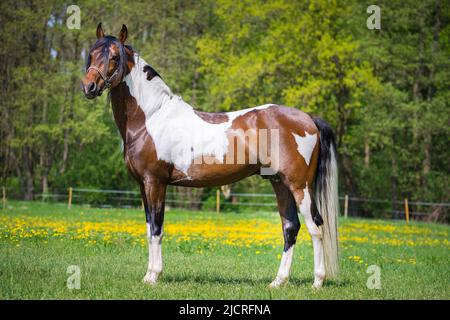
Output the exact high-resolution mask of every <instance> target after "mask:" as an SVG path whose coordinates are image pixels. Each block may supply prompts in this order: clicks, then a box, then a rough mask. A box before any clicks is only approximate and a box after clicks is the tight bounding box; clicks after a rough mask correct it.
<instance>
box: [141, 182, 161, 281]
mask: <svg viewBox="0 0 450 320" xmlns="http://www.w3.org/2000/svg"><path fill="white" fill-rule="evenodd" d="M166 187H167V185H166V184H164V183H161V182H159V181H155V180H147V181H144V184H143V187H142V188H141V189H143V193H144V196H143V198H144V207H145V220H146V223H147V241H148V268H147V273H146V274H145V277H144V280H143V281H144V282H145V283H148V284H156V281H157V280H158V278H159V276H160V274H161V272H162V267H163V261H162V251H161V242H162V236H163V222H164V200H165V196H166Z"/></svg>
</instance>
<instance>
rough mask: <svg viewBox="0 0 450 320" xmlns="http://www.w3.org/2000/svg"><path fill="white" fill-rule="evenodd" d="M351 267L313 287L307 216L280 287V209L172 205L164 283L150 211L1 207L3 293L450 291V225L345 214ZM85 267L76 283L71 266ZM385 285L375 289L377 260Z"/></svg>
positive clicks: (403, 295) (127, 295)
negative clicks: (153, 255)
mask: <svg viewBox="0 0 450 320" xmlns="http://www.w3.org/2000/svg"><path fill="white" fill-rule="evenodd" d="M339 225H340V226H339V232H340V256H341V264H340V265H341V274H340V277H339V278H338V279H336V280H330V281H326V282H325V284H324V287H323V288H322V289H321V290H314V289H312V288H311V284H312V280H313V274H312V273H313V260H312V259H313V255H312V254H313V252H312V246H311V242H310V237H309V235H308V233H307V231H306V228H305V227H304V225H302V228H301V231H300V234H299V236H298V242H297V246H296V251H295V256H294V262H293V266H292V271H291V277H290V281H289V283H288V284H287V285H286V286H284V287H282V288H280V289H270V288H269V287H268V285H269V283H270V282H271V281H272V280H273V278H274V277H275V275H276V272H277V270H278V265H279V262H280V258H281V253H282V232H281V224H280V221H279V216H278V213H276V212H255V213H240V214H237V213H220V214H216V213H214V212H194V211H182V210H175V209H172V210H170V211H168V212H167V213H166V218H165V227H164V239H163V258H164V271H163V275H162V277H161V280H160V282H159V284H157V285H156V286H153V287H151V286H148V285H145V284H143V283H142V278H143V276H144V274H145V271H146V268H147V244H146V236H145V219H144V214H143V212H141V210H138V209H94V208H88V207H81V206H74V207H72V209H67V208H66V207H65V205H63V204H47V203H42V202H9V203H8V206H7V208H6V209H3V210H1V209H0V299H449V298H450V290H449V289H450V266H449V258H450V254H449V248H450V241H449V232H450V228H449V226H448V225H437V224H431V223H419V222H411V223H410V224H409V225H406V224H405V222H404V221H381V220H366V219H356V218H348V219H343V218H341V219H340V221H339ZM71 265H75V266H78V267H79V270H80V276H81V278H80V289H69V288H68V287H67V279H68V278H69V277H70V276H71V272H70V270H69V273H68V267H69V266H71ZM371 265H376V266H378V267H379V268H380V269H379V270H380V281H381V288H380V289H369V288H368V287H367V281H368V278H369V277H370V276H372V274H371V273H367V270H368V268H369V266H371Z"/></svg>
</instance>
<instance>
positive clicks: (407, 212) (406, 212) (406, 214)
mask: <svg viewBox="0 0 450 320" xmlns="http://www.w3.org/2000/svg"><path fill="white" fill-rule="evenodd" d="M405 219H406V223H409V205H408V199H407V198H405Z"/></svg>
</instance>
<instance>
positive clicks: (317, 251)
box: [293, 183, 325, 289]
mask: <svg viewBox="0 0 450 320" xmlns="http://www.w3.org/2000/svg"><path fill="white" fill-rule="evenodd" d="M293 195H294V198H295V201H296V202H297V203H298V206H299V209H300V212H301V214H302V215H303V217H304V219H305V224H306V228H307V229H308V232H309V234H310V235H311V239H312V243H313V250H314V284H313V287H314V288H316V289H318V288H320V287H322V283H323V280H324V278H325V266H324V253H323V243H322V232H321V230H320V229H319V226H321V225H322V224H323V221H322V217H321V216H320V214H319V212H318V211H317V207H316V205H315V200H314V198H313V193H312V189H311V187H309V186H308V184H307V183H306V186H305V187H304V188H303V189H300V188H299V189H296V190H294V191H293Z"/></svg>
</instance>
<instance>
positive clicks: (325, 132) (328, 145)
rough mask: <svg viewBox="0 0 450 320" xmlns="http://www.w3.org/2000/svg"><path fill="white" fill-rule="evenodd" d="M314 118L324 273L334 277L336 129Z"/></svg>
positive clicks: (336, 261) (336, 269) (336, 258)
mask: <svg viewBox="0 0 450 320" xmlns="http://www.w3.org/2000/svg"><path fill="white" fill-rule="evenodd" d="M313 120H314V123H315V124H316V126H317V128H318V129H319V132H320V152H319V160H318V164H317V173H316V178H315V183H314V185H315V200H316V205H317V209H318V211H319V213H320V215H321V216H322V219H323V225H322V226H321V228H322V242H323V252H324V264H325V276H326V277H327V278H335V277H337V275H338V272H339V252H338V251H339V248H338V230H337V222H338V216H339V199H338V167H337V161H336V142H335V138H334V133H333V130H332V129H331V127H330V125H329V124H328V123H326V122H325V121H324V120H322V119H320V118H313Z"/></svg>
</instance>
